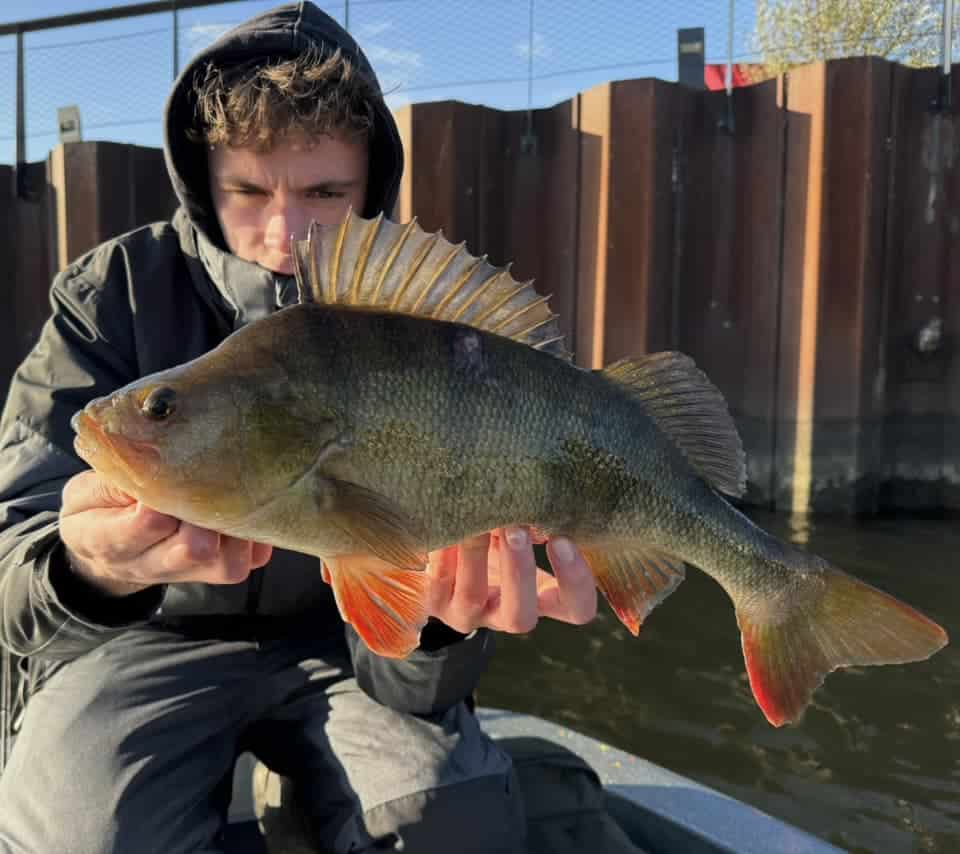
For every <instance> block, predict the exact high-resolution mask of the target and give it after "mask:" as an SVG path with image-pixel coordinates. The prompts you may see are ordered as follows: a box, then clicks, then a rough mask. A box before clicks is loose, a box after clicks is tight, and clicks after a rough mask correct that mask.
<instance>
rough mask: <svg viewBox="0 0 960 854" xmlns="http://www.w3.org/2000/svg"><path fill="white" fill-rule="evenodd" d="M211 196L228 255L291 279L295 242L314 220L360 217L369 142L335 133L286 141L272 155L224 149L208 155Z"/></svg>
mask: <svg viewBox="0 0 960 854" xmlns="http://www.w3.org/2000/svg"><path fill="white" fill-rule="evenodd" d="M208 164H209V172H210V193H211V195H212V197H213V206H214V209H215V210H216V214H217V219H218V220H219V222H220V228H221V230H222V231H223V237H224V239H225V240H226V242H227V246H228V247H229V249H230V251H231V252H233V253H234V254H235V255H237V256H239V257H240V258H243V259H244V260H245V261H253V262H255V263H257V264H260V265H261V266H262V267H266V268H267V269H268V270H272V271H273V272H275V273H281V274H284V275H290V274H292V273H293V259H292V258H291V257H290V237H291V236H293V237H296V238H298V239H302V238H304V237H306V232H307V228H308V227H309V225H310V222H311V220H316V221H317V222H318V223H320V224H321V225H331V224H333V223H337V222H339V221H340V220H341V219H342V218H343V216H344V214H346V212H347V208H349V207H350V206H352V207H353V209H354V211H355V212H356V213H361V212H362V211H363V207H364V200H365V198H366V194H367V143H366V140H364V139H363V138H362V137H361V138H356V137H351V136H348V135H347V134H346V133H343V132H340V131H335V132H334V133H333V135H331V136H326V135H324V136H319V137H315V138H312V139H311V140H309V144H308V141H307V140H306V139H305V138H304V137H296V138H292V139H289V140H284V141H282V142H281V143H279V144H278V145H276V146H275V147H274V148H273V149H272V150H271V151H269V152H266V153H258V152H257V151H255V150H253V149H252V148H230V147H228V146H223V145H218V146H216V147H215V148H213V149H212V150H210V151H209V152H208Z"/></svg>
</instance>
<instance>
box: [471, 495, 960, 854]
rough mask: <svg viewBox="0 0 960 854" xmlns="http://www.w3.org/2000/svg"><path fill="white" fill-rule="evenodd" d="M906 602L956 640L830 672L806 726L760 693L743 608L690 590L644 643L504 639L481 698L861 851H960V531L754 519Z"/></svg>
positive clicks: (718, 595)
mask: <svg viewBox="0 0 960 854" xmlns="http://www.w3.org/2000/svg"><path fill="white" fill-rule="evenodd" d="M751 516H752V518H753V519H754V520H755V521H756V522H757V523H758V524H760V525H762V526H763V527H764V528H766V529H767V530H769V531H772V532H774V533H776V534H778V535H779V536H781V537H783V538H784V539H789V540H792V541H794V542H797V543H800V544H802V545H804V546H805V547H806V548H809V549H811V550H813V551H815V552H817V553H818V554H820V555H822V556H823V557H825V558H828V559H829V560H831V561H832V562H833V563H834V564H835V565H836V566H839V567H840V568H842V569H845V570H846V571H848V572H851V573H853V574H854V575H856V576H858V577H859V578H861V579H863V580H864V581H868V582H870V583H872V584H874V585H876V586H877V587H880V588H881V589H883V590H886V591H887V592H889V593H892V594H893V595H895V596H898V597H899V598H901V599H903V600H904V601H906V602H908V603H909V604H911V605H913V606H914V607H916V608H918V609H919V610H921V611H923V612H924V613H926V614H927V615H928V616H930V617H931V618H932V619H934V620H936V621H937V622H939V623H940V625H942V626H943V627H944V628H945V629H946V630H947V633H948V634H949V635H950V636H951V638H952V639H953V640H952V643H951V644H950V645H948V646H947V647H946V648H945V649H944V650H941V652H939V653H938V654H937V655H935V656H934V657H933V658H932V659H931V660H929V661H926V662H921V663H918V664H910V665H904V666H895V667H868V668H855V669H848V670H842V671H838V672H835V673H833V674H832V675H831V676H829V677H827V680H826V682H825V683H824V684H823V685H822V686H821V688H820V689H819V690H818V692H817V693H816V694H815V696H814V702H813V704H812V705H811V706H810V708H809V709H808V710H807V712H806V714H805V716H804V717H803V719H802V721H801V722H800V724H799V725H797V726H792V727H790V726H786V727H782V728H780V729H775V728H773V727H771V726H770V725H768V724H767V723H766V721H765V719H764V718H763V715H762V713H761V712H760V710H759V709H758V708H757V706H756V704H755V703H754V701H753V698H752V695H751V693H750V688H749V685H748V683H747V678H746V673H745V671H744V666H743V658H742V655H741V651H740V638H739V632H738V631H737V626H736V622H735V619H734V615H733V608H732V605H731V604H730V601H729V600H728V599H727V597H726V594H725V593H724V592H723V591H722V590H721V589H720V587H719V585H717V584H716V583H715V582H714V581H713V580H712V579H710V578H708V577H707V576H706V575H704V574H703V573H701V572H699V571H697V570H694V569H690V570H689V571H688V573H687V580H686V581H685V582H684V583H683V584H682V585H681V586H680V587H679V588H678V589H677V591H676V592H675V593H674V594H673V595H672V596H671V597H670V598H669V599H668V600H667V601H666V602H664V603H663V604H662V605H661V606H660V607H659V608H657V609H656V610H655V611H654V612H653V614H652V615H651V616H650V617H649V618H648V619H647V622H646V624H645V625H644V627H643V629H642V630H641V634H640V637H639V638H633V637H632V636H631V635H630V634H629V633H628V632H627V631H626V629H624V628H623V627H622V626H621V625H620V623H619V622H618V621H617V619H616V618H615V617H614V616H613V615H612V613H611V612H610V611H609V609H608V608H607V606H606V604H605V603H602V604H601V614H600V616H598V618H597V619H596V620H595V621H594V622H593V623H591V624H590V625H589V626H585V627H581V628H574V627H570V626H565V625H561V624H558V623H554V622H552V621H549V620H544V621H541V623H540V624H539V626H538V627H537V629H536V630H535V631H534V632H533V633H531V634H530V635H527V636H521V637H509V636H503V635H501V636H500V638H499V652H498V654H497V656H496V659H495V661H494V665H493V667H492V668H491V670H490V672H489V673H488V674H487V675H486V676H485V677H484V681H483V682H482V683H481V686H480V693H479V700H480V702H481V703H483V704H485V705H491V706H499V707H501V708H509V709H514V710H517V711H522V712H528V713H532V714H535V715H539V716H541V717H543V718H546V719H548V720H552V721H555V722H557V723H560V724H563V725H566V726H569V727H571V728H574V729H577V730H580V731H581V732H584V733H587V734H589V735H592V736H594V737H596V738H599V739H601V740H602V741H604V742H606V743H608V744H612V745H615V746H616V747H619V748H622V749H624V750H628V751H630V752H632V753H636V754H638V755H640V756H642V757H644V758H645V759H648V760H650V761H652V762H656V763H657V764H659V765H662V766H664V767H666V768H669V769H670V770H672V771H675V772H678V773H680V774H684V775H687V776H689V777H692V778H694V779H696V780H699V781H700V782H702V783H705V784H707V785H709V786H712V787H714V788H715V789H718V790H720V791H722V792H726V793H727V794H730V795H733V796H734V797H737V798H740V799H741V800H743V801H746V802H748V803H751V804H753V805H755V806H757V807H759V808H760V809H762V810H764V811H766V812H768V813H770V814H772V815H775V816H777V817H779V818H781V819H784V820H785V821H788V822H790V823H792V824H795V825H797V826H799V827H802V828H804V829H806V830H808V831H810V832H812V833H814V834H817V835H818V836H821V837H823V838H824V839H827V840H828V841H830V842H832V843H833V844H834V845H838V846H840V847H841V848H844V849H847V850H849V851H853V852H877V854H881V853H882V854H895V853H896V852H938V854H955V852H960V523H958V522H956V521H952V522H951V521H940V520H929V519H925V520H920V519H881V520H870V521H850V520H835V519H819V518H818V519H814V520H806V521H802V522H799V523H794V524H791V522H790V519H789V518H788V517H785V516H778V515H770V514H760V513H751Z"/></svg>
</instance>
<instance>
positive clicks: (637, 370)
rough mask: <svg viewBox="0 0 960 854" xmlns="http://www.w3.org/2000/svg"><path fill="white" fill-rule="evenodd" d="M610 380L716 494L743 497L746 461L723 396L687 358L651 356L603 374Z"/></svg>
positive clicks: (670, 354)
mask: <svg viewBox="0 0 960 854" xmlns="http://www.w3.org/2000/svg"><path fill="white" fill-rule="evenodd" d="M603 373H604V374H606V376H608V377H609V378H610V379H612V380H614V381H615V382H618V383H620V384H621V385H624V386H626V387H627V388H629V390H630V393H631V394H632V395H633V396H634V397H636V398H638V399H640V400H642V401H643V403H644V404H645V406H646V408H647V410H648V411H649V412H650V414H651V415H652V416H653V418H654V419H655V420H656V422H657V425H658V426H659V427H660V429H661V430H663V432H664V433H666V434H667V435H668V436H669V437H670V438H671V439H673V441H674V442H676V443H677V445H678V446H679V447H680V449H681V450H682V451H683V453H684V454H685V455H686V457H687V460H688V461H689V462H690V465H691V466H692V467H693V468H694V469H695V470H696V472H697V473H698V474H699V475H700V476H701V477H702V478H703V479H704V480H706V481H707V483H709V484H710V485H711V486H712V487H713V488H714V489H717V490H719V491H720V492H725V493H726V494H727V495H733V496H740V495H743V493H744V491H745V490H746V488H747V466H746V455H745V454H744V452H743V445H742V444H741V442H740V436H739V434H738V433H737V427H736V425H735V424H734V423H733V418H731V416H730V411H729V410H728V409H727V403H726V401H725V400H724V399H723V395H722V394H720V392H719V391H718V390H717V388H716V387H715V386H714V385H713V383H711V382H710V380H709V379H707V376H706V374H704V373H703V371H701V370H700V369H699V368H698V367H697V366H696V365H695V364H694V362H693V359H691V358H690V357H689V356H685V355H684V354H683V353H676V352H664V353H651V354H650V355H648V356H641V357H639V358H636V359H621V360H620V361H619V362H614V363H613V364H612V365H608V366H607V367H606V368H604V370H603Z"/></svg>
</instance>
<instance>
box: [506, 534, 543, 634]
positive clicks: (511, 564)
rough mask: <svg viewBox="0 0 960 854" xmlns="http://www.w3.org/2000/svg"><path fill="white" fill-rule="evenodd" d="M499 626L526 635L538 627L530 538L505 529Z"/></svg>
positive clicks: (534, 573) (534, 564)
mask: <svg viewBox="0 0 960 854" xmlns="http://www.w3.org/2000/svg"><path fill="white" fill-rule="evenodd" d="M496 622H497V623H498V624H499V625H500V626H502V627H503V629H504V630H505V631H508V632H515V633H521V634H522V633H526V632H530V631H533V629H534V628H535V627H536V625H537V565H536V562H535V561H534V557H533V548H532V547H531V544H530V536H529V534H528V533H527V531H526V530H524V529H523V528H506V529H504V531H503V532H502V534H501V537H500V601H499V606H498V609H497V614H496Z"/></svg>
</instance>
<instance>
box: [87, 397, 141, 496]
mask: <svg viewBox="0 0 960 854" xmlns="http://www.w3.org/2000/svg"><path fill="white" fill-rule="evenodd" d="M70 426H71V427H73V429H74V432H75V433H76V436H74V439H73V449H74V450H75V451H76V452H77V455H78V456H79V457H80V458H81V459H82V460H84V461H85V462H86V463H88V464H89V465H90V466H91V467H92V468H94V469H96V470H97V471H99V472H100V473H101V474H104V475H106V476H108V477H110V479H112V480H119V481H124V482H126V484H127V485H133V486H135V487H140V486H142V484H143V483H144V482H145V481H147V480H148V479H149V477H150V473H151V471H153V469H154V468H156V464H157V462H158V461H159V456H160V452H159V450H158V449H157V446H156V445H154V444H153V443H151V442H143V441H138V440H136V439H130V438H128V437H126V436H122V435H120V434H117V433H110V432H109V431H108V430H106V429H104V427H103V426H102V425H101V424H100V422H99V421H98V420H97V419H96V418H94V417H93V416H92V415H91V414H90V413H89V412H87V411H86V410H80V411H79V412H77V413H76V414H75V415H74V416H73V418H72V419H71V420H70ZM121 485H122V484H121V483H118V486H121Z"/></svg>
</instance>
